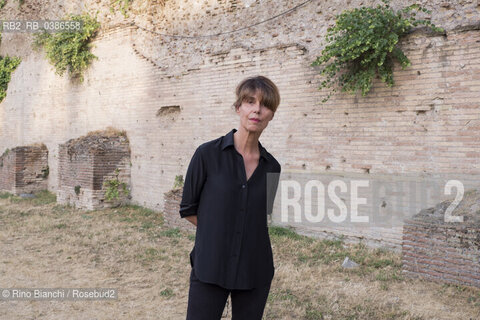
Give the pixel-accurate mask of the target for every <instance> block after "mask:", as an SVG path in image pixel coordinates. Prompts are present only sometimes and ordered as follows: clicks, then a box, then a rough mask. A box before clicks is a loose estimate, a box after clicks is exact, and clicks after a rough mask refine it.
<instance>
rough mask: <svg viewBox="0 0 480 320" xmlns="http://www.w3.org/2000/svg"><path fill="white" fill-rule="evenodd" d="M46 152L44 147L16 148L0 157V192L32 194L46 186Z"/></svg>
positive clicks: (47, 169)
mask: <svg viewBox="0 0 480 320" xmlns="http://www.w3.org/2000/svg"><path fill="white" fill-rule="evenodd" d="M47 159H48V150H47V147H46V146H45V145H34V146H22V147H16V148H13V149H11V150H9V151H8V152H5V153H4V154H3V155H2V156H1V157H0V190H2V191H7V192H10V193H12V194H16V195H18V194H20V193H34V192H36V191H40V190H45V189H47V186H48V179H47V178H48V171H49V168H48V161H47Z"/></svg>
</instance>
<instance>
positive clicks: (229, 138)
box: [221, 128, 267, 160]
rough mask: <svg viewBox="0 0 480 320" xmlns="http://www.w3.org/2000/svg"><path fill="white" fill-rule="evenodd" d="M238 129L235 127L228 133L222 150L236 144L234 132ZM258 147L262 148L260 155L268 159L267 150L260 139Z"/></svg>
mask: <svg viewBox="0 0 480 320" xmlns="http://www.w3.org/2000/svg"><path fill="white" fill-rule="evenodd" d="M236 131H237V129H235V128H233V129H232V130H231V131H230V132H229V133H227V134H226V135H225V136H224V137H223V140H222V146H221V147H222V150H224V149H225V148H226V147H228V146H234V145H235V144H234V143H233V134H234V133H235V132H236ZM258 148H259V149H260V156H261V157H263V158H264V159H265V160H267V150H265V148H264V147H263V146H262V144H261V143H260V141H258Z"/></svg>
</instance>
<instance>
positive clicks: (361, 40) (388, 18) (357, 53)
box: [312, 0, 443, 102]
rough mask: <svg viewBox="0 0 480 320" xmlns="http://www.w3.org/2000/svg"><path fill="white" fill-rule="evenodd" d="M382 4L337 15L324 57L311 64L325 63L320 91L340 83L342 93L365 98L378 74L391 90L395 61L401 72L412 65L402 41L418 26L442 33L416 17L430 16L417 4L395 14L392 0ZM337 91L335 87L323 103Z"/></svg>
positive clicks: (327, 39) (327, 36)
mask: <svg viewBox="0 0 480 320" xmlns="http://www.w3.org/2000/svg"><path fill="white" fill-rule="evenodd" d="M382 2H383V5H378V6H377V7H376V8H369V7H360V8H355V9H352V10H346V11H344V12H342V13H341V14H339V15H337V17H336V24H335V26H334V27H331V28H328V30H327V34H326V37H325V40H326V42H327V45H326V46H325V48H324V49H323V50H322V54H321V56H319V57H317V59H316V60H315V61H314V62H313V63H312V66H320V65H324V64H325V65H324V67H323V69H322V70H321V71H320V73H321V74H322V75H323V76H325V77H326V79H325V80H324V81H322V83H321V85H320V87H319V89H322V88H331V87H332V86H333V85H334V84H335V83H337V84H338V85H339V86H340V87H341V89H342V91H347V92H351V93H356V92H358V91H360V92H361V93H362V96H365V95H366V94H367V93H368V92H369V91H370V88H371V86H372V79H373V78H374V77H375V76H376V75H379V76H380V79H381V80H382V81H383V82H385V83H386V84H387V85H388V86H389V87H391V86H392V85H393V83H394V81H393V73H392V68H393V62H394V59H396V60H398V61H399V62H400V65H401V67H402V69H405V68H406V67H407V66H409V65H410V60H409V59H408V58H407V57H406V56H405V54H404V53H403V51H402V50H401V49H400V48H399V47H398V46H397V44H398V42H399V40H400V38H401V37H402V36H405V35H406V34H408V33H409V32H410V31H411V29H412V28H413V27H416V26H418V25H424V26H427V27H429V28H430V29H431V30H433V31H434V32H443V29H442V28H438V27H436V26H435V25H434V24H432V23H431V22H430V21H429V20H423V19H417V18H416V14H417V12H418V11H422V12H424V13H428V14H430V13H431V12H430V11H429V10H427V9H425V8H423V7H420V6H419V5H417V4H413V5H410V6H408V7H405V8H403V9H401V10H398V11H396V12H394V10H393V9H392V8H390V6H389V0H382ZM331 60H332V61H331ZM340 72H342V73H341V74H340V75H339V76H337V73H340ZM335 91H336V88H335V87H334V88H333V89H332V91H331V92H330V93H329V94H328V96H327V97H326V98H325V99H323V102H326V101H327V100H328V99H329V98H330V97H331V95H332V94H333V93H334V92H335Z"/></svg>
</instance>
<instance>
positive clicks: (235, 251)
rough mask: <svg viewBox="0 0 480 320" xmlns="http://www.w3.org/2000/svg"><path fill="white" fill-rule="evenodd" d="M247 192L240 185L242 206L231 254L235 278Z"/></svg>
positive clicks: (244, 187) (245, 185) (243, 185)
mask: <svg viewBox="0 0 480 320" xmlns="http://www.w3.org/2000/svg"><path fill="white" fill-rule="evenodd" d="M247 190H248V186H247V184H246V183H244V184H242V185H241V191H242V201H241V202H242V206H241V208H240V217H239V220H238V224H237V225H235V238H234V245H233V254H232V265H233V266H232V269H233V276H234V277H235V276H236V274H237V269H238V268H237V267H238V258H239V256H240V250H241V247H242V238H243V229H244V225H245V211H246V210H245V208H246V205H247Z"/></svg>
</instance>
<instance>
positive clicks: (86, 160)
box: [57, 132, 131, 210]
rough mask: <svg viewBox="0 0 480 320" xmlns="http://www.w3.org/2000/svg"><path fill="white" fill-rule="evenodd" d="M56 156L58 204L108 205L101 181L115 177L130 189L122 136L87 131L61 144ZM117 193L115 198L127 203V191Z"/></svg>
mask: <svg viewBox="0 0 480 320" xmlns="http://www.w3.org/2000/svg"><path fill="white" fill-rule="evenodd" d="M59 155H60V161H59V164H60V165H59V181H58V186H59V188H58V191H57V202H58V203H62V204H70V205H73V206H75V207H78V208H85V209H88V210H94V209H99V208H103V207H110V206H112V205H113V203H111V202H108V201H107V199H106V198H105V192H106V190H107V187H106V186H104V182H105V181H107V180H111V179H116V180H118V181H119V183H122V182H123V183H125V184H126V188H127V190H129V189H130V186H131V182H130V149H129V145H128V139H127V138H126V136H124V135H119V136H117V135H108V134H106V133H102V132H97V133H90V134H89V135H87V136H85V137H80V138H77V139H71V140H69V141H67V142H66V143H64V144H61V145H60V147H59ZM116 170H118V171H117V173H118V175H117V174H116ZM118 190H119V191H122V190H123V188H121V187H119V188H118ZM119 196H120V199H119V201H121V202H122V201H123V202H124V203H128V201H127V199H128V195H127V194H123V193H122V192H119Z"/></svg>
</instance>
